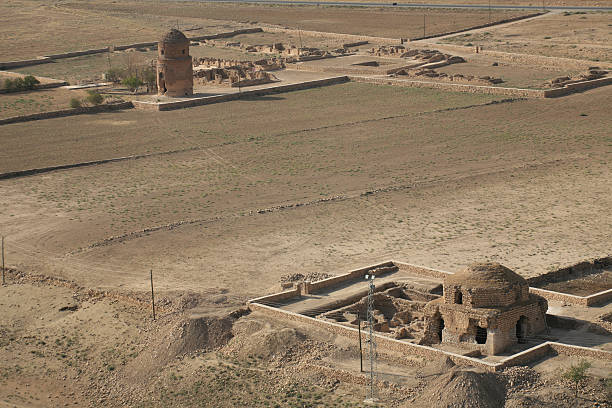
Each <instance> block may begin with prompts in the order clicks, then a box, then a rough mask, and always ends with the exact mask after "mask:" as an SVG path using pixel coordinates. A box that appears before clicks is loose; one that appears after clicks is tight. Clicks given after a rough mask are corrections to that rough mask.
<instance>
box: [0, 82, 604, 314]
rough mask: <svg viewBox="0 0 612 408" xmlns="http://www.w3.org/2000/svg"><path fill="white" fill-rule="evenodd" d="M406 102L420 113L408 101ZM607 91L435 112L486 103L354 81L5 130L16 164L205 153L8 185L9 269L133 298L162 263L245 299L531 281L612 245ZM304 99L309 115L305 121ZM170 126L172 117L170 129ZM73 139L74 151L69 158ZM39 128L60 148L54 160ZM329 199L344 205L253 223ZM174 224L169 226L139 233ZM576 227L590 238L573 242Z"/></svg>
mask: <svg viewBox="0 0 612 408" xmlns="http://www.w3.org/2000/svg"><path fill="white" fill-rule="evenodd" d="M342 95H344V97H341V96H342ZM375 95H379V96H378V97H374V96H375ZM406 97H409V98H410V99H409V100H411V104H410V105H405V104H404V103H401V102H400V101H401V99H402V98H406ZM450 97H452V98H456V99H455V102H452V103H450V104H449V101H452V99H450V100H449V99H448V98H450ZM608 97H609V95H608V90H607V89H605V88H604V89H597V90H594V91H590V92H588V93H585V94H578V95H573V96H570V97H567V98H563V99H558V100H545V101H539V100H528V101H519V102H514V103H506V104H498V105H490V106H482V107H476V108H470V109H466V110H455V111H450V112H440V113H435V112H433V111H434V110H435V109H440V108H443V107H448V106H461V105H463V106H465V105H471V104H474V103H481V104H482V103H484V102H486V101H487V99H488V100H490V99H489V98H488V97H485V96H478V95H468V94H443V93H438V92H436V91H431V90H411V89H405V90H402V89H396V88H391V87H375V86H369V85H361V84H347V85H341V86H335V87H329V88H322V89H317V90H310V91H303V92H297V93H292V94H287V95H283V96H282V97H273V98H269V99H268V98H262V99H261V100H259V99H255V100H252V101H238V102H232V103H229V104H224V105H213V106H208V107H202V108H194V109H187V110H183V111H176V112H170V113H162V114H161V115H160V116H158V118H159V120H156V119H152V118H153V114H148V113H143V112H123V113H117V114H105V115H103V116H96V117H95V118H89V117H75V118H70V119H65V120H57V121H56V120H50V121H46V122H45V123H44V126H42V124H40V123H32V124H28V125H26V124H23V125H10V126H6V127H5V128H4V129H3V130H4V131H5V132H4V133H5V135H6V137H7V138H8V139H7V140H8V143H7V146H14V147H12V148H10V149H7V150H6V155H7V156H5V158H3V160H2V162H3V163H4V165H5V166H7V167H5V169H6V170H14V169H17V168H24V167H28V168H29V167H38V166H42V165H50V164H58V163H59V162H72V161H77V160H91V159H93V158H96V157H98V158H99V157H108V156H111V155H120V154H121V151H120V150H119V151H118V149H123V151H124V152H125V151H132V152H133V153H136V152H139V151H140V152H142V151H143V150H144V152H146V151H149V152H152V151H164V150H174V149H180V148H182V149H185V148H192V147H197V148H198V150H195V151H192V152H185V153H180V154H175V155H171V156H155V157H152V158H151V159H145V160H138V161H131V162H126V163H115V164H110V165H105V166H99V167H92V168H82V169H75V170H70V171H64V172H56V173H50V174H45V175H41V176H37V177H29V178H23V179H17V180H7V181H4V182H3V183H2V185H1V188H2V190H3V194H2V207H3V208H5V210H4V211H3V213H2V218H0V224H1V225H2V229H3V231H6V232H5V234H6V235H7V236H8V241H7V251H8V259H9V264H11V265H19V266H20V267H27V268H30V267H40V268H43V269H41V271H42V270H52V271H55V272H54V273H58V274H60V275H61V276H65V277H69V278H71V279H76V280H78V281H80V282H82V283H83V284H86V285H92V286H108V285H110V286H113V287H117V286H120V285H123V287H125V288H132V289H140V288H144V287H145V284H146V279H145V277H146V271H147V270H148V268H149V265H155V268H156V270H159V273H160V288H164V289H169V288H171V287H175V288H177V289H178V288H180V289H192V290H196V289H197V290H200V289H204V288H213V289H214V290H221V289H223V288H225V289H227V290H229V291H230V293H232V294H234V295H235V296H236V297H235V299H236V302H237V303H239V302H240V301H242V300H243V299H245V298H246V297H248V296H253V295H256V294H260V293H263V292H266V291H267V290H268V288H271V287H273V286H274V287H276V284H277V282H278V279H279V277H280V276H281V275H282V274H285V273H287V272H286V271H287V270H295V269H298V270H304V271H305V272H311V271H324V272H330V271H339V270H346V269H348V268H350V267H352V266H360V265H363V264H370V263H372V262H374V261H378V260H381V258H382V259H384V258H390V257H393V258H396V259H399V260H405V261H408V262H413V263H417V264H423V265H429V266H433V267H441V268H444V269H448V270H456V269H458V268H459V267H461V266H463V265H465V264H467V263H469V262H471V261H474V260H478V259H495V260H498V261H501V262H502V263H505V264H507V265H508V266H509V267H511V268H513V269H515V270H517V271H518V272H520V273H522V274H523V275H525V276H532V275H536V274H539V273H542V272H544V271H545V270H547V269H548V268H550V267H552V266H553V265H558V264H565V263H570V262H573V261H576V260H580V259H584V258H585V257H588V256H598V255H601V254H602V253H606V251H607V250H608V249H609V248H607V246H606V242H608V241H609V239H608V238H609V231H608V228H607V227H606V226H607V225H609V223H610V220H609V214H608V212H607V211H605V210H604V209H605V208H607V206H608V203H607V202H606V200H607V196H605V195H604V196H602V195H601V194H599V193H598V191H599V190H600V189H599V187H597V186H602V185H606V184H607V180H608V178H609V177H610V174H609V173H610V172H609V169H608V166H607V153H606V152H607V147H606V144H607V143H608V142H607V135H608V132H607V128H608V126H607V125H608V119H607V112H606V108H605V106H606V104H605V103H603V102H602V101H604V100H606V99H607V98H608ZM394 98H397V99H396V101H397V102H395V101H394ZM419 99H420V100H421V101H422V102H421V105H419V104H418V103H417V101H418V100H419ZM332 100H334V101H342V100H344V101H345V103H346V104H347V105H346V106H348V105H349V104H350V106H351V107H359V110H355V109H346V107H343V106H342V104H341V103H340V104H336V105H334V104H333V103H330V101H332ZM368 100H369V101H370V102H369V103H368V102H367V101H368ZM382 101H386V102H382ZM435 101H438V102H435ZM432 102H433V103H436V105H433V106H432ZM305 105H307V106H310V109H309V116H308V117H306V116H303V117H302V119H301V120H298V118H299V116H296V112H300V111H301V110H302V107H303V106H305ZM536 106H537V108H536ZM334 109H337V112H338V113H335V114H332V113H333V112H334ZM341 111H343V112H345V113H344V115H340V112H341ZM426 112H430V113H426ZM466 113H469V115H470V116H469V117H470V119H469V120H468V119H467V118H466V116H465V115H466ZM580 114H586V115H588V116H580ZM169 115H172V117H173V118H174V119H176V120H177V121H176V122H164V117H166V116H168V117H169ZM393 116H396V117H395V118H393ZM262 117H266V118H269V119H270V122H263V121H261V118H262ZM504 117H505V118H508V119H507V120H500V118H504ZM148 118H151V119H148ZM213 118H214V120H213ZM385 118H387V119H385ZM513 118H520V126H519V125H518V123H519V122H513V121H512V120H513ZM546 118H551V119H549V120H545V119H546ZM552 118H554V120H553V119H552ZM578 121H581V122H578ZM70 123H73V125H70ZM143 123H150V125H149V126H144V127H143V126H142V124H143ZM67 124H68V125H67ZM181 124H184V125H183V127H181ZM313 124H316V126H313ZM54 126H58V131H54V130H53V127H54ZM517 126H518V127H517ZM71 128H72V129H75V132H76V130H77V129H78V133H79V134H80V135H81V136H80V137H81V139H80V141H81V145H82V149H80V150H79V151H74V150H70V149H68V148H67V146H69V144H70V143H73V142H74V137H76V134H75V135H70V133H66V129H71ZM22 129H28V132H24V131H23V130H22ZM37 129H39V130H37ZM60 129H61V131H60ZM190 129H191V130H190ZM271 129H274V130H273V131H272V130H271ZM511 129H512V130H511ZM39 132H42V133H39ZM25 134H27V135H28V136H25ZM37 134H38V135H44V137H45V138H47V139H48V141H49V143H50V144H49V145H47V146H46V147H45V150H42V149H41V148H40V147H39V146H40V144H39V142H38V140H40V136H37ZM11 135H14V136H11ZM102 135H104V136H103V137H102ZM127 135H129V136H127ZM177 135H181V136H180V137H177ZM24 137H25V139H24ZM381 138H384V140H385V142H384V144H382V143H381ZM11 140H14V142H10V141H11ZM52 140H54V142H53V143H51V141H52ZM15 143H17V144H15ZM28 146H30V147H29V148H28ZM138 146H140V147H138ZM383 146H384V147H383ZM49 147H53V149H57V150H56V151H54V150H53V149H49ZM28 149H29V150H28ZM346 149H348V151H350V152H351V153H350V154H344V153H342V154H339V152H345V151H347V150H346ZM60 151H61V152H65V153H64V158H63V159H62V156H61V155H58V153H57V152H60ZM34 152H39V153H34ZM58 159H60V160H61V161H59V162H58ZM34 160H35V161H34ZM41 179H42V180H45V183H44V184H41V183H40V182H39V181H38V180H41ZM313 180H317V181H316V182H313ZM561 180H563V182H562V183H561V182H560V181H561ZM377 189H384V190H383V191H382V192H380V193H378V194H373V195H366V194H365V192H366V191H374V190H377ZM543 192H546V194H545V195H543ZM335 196H341V197H346V199H343V200H337V201H331V202H326V203H320V204H316V205H310V206H303V207H298V208H295V209H290V210H285V211H282V210H281V211H274V212H271V213H266V214H257V209H261V208H271V207H274V206H278V205H281V204H289V203H307V202H316V200H319V199H324V198H328V197H335ZM551 208H554V211H552V212H551V211H550V209H551ZM251 211H253V212H255V214H254V215H251ZM483 214H487V217H483ZM219 217H220V218H219ZM183 222H187V224H185V225H178V224H181V223H183ZM166 224H172V225H175V226H174V227H172V228H169V229H167V228H161V229H159V230H155V231H151V232H142V233H141V232H139V231H141V230H144V229H146V228H152V227H153V228H158V227H161V226H163V225H166ZM578 231H580V233H579V234H580V240H579V241H577V240H575V239H571V240H568V239H567V237H568V236H575V235H572V234H578ZM586 231H588V233H586ZM132 233H133V234H132ZM122 234H129V235H127V236H125V238H122V239H115V240H111V241H108V242H106V241H105V239H107V238H110V237H112V236H121V235H122ZM576 236H577V235H576ZM570 242H571V244H570ZM99 244H102V246H97V245H99ZM90 245H96V246H95V247H92V248H91V249H87V247H88V246H90ZM80 248H84V249H86V250H85V251H84V252H79V249H80ZM433 248H435V249H433ZM75 251H76V252H75ZM234 254H235V255H234ZM83 268H86V269H83ZM93 270H95V271H98V272H96V273H91V272H90V271H93ZM261 271H266V272H265V273H264V274H262V272H261ZM243 281H246V282H250V283H249V285H243V284H240V285H236V282H243Z"/></svg>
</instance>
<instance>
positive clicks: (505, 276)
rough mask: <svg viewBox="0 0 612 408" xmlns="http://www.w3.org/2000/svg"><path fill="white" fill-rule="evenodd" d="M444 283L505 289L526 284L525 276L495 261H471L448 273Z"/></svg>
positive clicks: (466, 286) (463, 286)
mask: <svg viewBox="0 0 612 408" xmlns="http://www.w3.org/2000/svg"><path fill="white" fill-rule="evenodd" d="M444 283H445V284H450V285H460V286H461V287H462V288H467V289H469V288H474V289H480V288H482V289H505V288H509V287H512V286H516V285H527V281H526V280H525V278H523V277H522V276H520V275H519V274H517V273H516V272H514V271H512V270H510V269H508V268H506V267H505V266H503V265H500V264H498V263H496V262H480V263H473V264H471V265H470V266H468V267H467V268H465V269H463V270H462V271H460V272H457V273H455V274H453V275H449V276H448V277H447V278H446V279H445V281H444Z"/></svg>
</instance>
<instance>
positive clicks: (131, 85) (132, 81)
mask: <svg viewBox="0 0 612 408" xmlns="http://www.w3.org/2000/svg"><path fill="white" fill-rule="evenodd" d="M121 83H122V84H123V85H124V86H127V88H128V89H129V90H130V91H132V92H136V90H137V89H138V88H140V87H141V86H143V85H144V83H143V82H142V81H141V80H140V78H138V77H135V76H131V77H127V78H125V79H124V80H123V81H122V82H121Z"/></svg>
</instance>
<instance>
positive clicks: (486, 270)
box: [424, 263, 548, 355]
mask: <svg viewBox="0 0 612 408" xmlns="http://www.w3.org/2000/svg"><path fill="white" fill-rule="evenodd" d="M443 287H444V292H443V293H444V294H443V296H442V297H441V298H439V299H436V300H433V301H431V302H429V303H428V304H427V305H426V306H425V308H424V314H425V332H424V339H425V341H427V342H429V343H431V344H434V343H451V344H452V343H454V344H461V343H470V344H472V345H475V346H477V347H478V348H480V350H481V351H482V352H483V353H486V354H489V355H493V354H499V353H501V352H503V351H504V350H506V349H507V348H508V347H510V346H512V345H514V344H517V343H523V342H526V341H527V339H528V338H529V337H530V336H533V335H535V334H538V333H541V332H542V331H545V330H546V328H547V326H546V311H547V309H548V302H547V301H546V299H544V298H542V297H540V296H538V295H534V294H530V293H529V285H528V283H527V281H526V280H525V279H524V278H523V277H521V276H520V275H518V274H516V273H515V272H513V271H511V270H510V269H508V268H506V267H504V266H502V265H500V264H498V263H476V264H473V265H471V266H469V267H467V268H466V269H464V270H463V271H461V272H458V273H456V274H453V275H449V276H448V277H446V278H445V279H444V284H443Z"/></svg>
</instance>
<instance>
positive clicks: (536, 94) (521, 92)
mask: <svg viewBox="0 0 612 408" xmlns="http://www.w3.org/2000/svg"><path fill="white" fill-rule="evenodd" d="M348 77H349V79H350V80H351V81H354V82H364V83H370V84H379V85H392V86H405V87H410V88H433V89H441V90H447V91H456V92H468V93H482V94H490V95H507V96H513V97H520V98H538V99H542V98H558V97H561V96H566V95H570V94H573V93H575V92H581V91H586V90H588V89H593V88H598V87H601V86H606V85H610V84H612V77H606V78H599V79H593V80H590V81H581V82H575V83H573V84H568V85H565V86H563V87H561V88H553V89H528V88H506V87H497V86H486V85H469V84H452V83H448V82H434V81H415V80H405V79H396V78H380V77H368V76H360V75H349V76H348Z"/></svg>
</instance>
